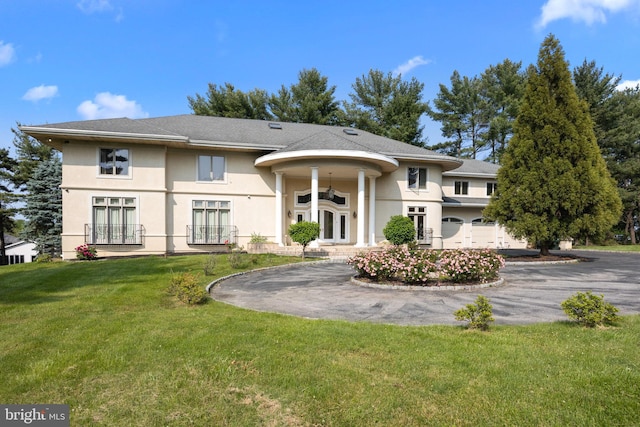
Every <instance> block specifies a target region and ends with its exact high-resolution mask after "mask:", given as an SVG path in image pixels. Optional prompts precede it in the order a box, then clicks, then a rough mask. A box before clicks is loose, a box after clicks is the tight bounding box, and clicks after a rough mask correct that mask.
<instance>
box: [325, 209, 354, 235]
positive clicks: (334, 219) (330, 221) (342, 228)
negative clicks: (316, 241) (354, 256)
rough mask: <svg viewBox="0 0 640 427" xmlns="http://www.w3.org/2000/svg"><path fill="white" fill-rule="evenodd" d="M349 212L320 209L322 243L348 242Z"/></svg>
mask: <svg viewBox="0 0 640 427" xmlns="http://www.w3.org/2000/svg"><path fill="white" fill-rule="evenodd" d="M348 219H349V212H340V211H334V210H331V209H320V210H319V211H318V221H319V222H320V241H321V242H322V243H348V242H349V230H348V227H349V221H348Z"/></svg>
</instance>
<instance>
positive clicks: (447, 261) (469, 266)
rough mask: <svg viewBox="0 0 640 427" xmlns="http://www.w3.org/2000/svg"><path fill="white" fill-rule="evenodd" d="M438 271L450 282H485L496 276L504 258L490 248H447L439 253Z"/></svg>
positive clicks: (502, 265)
mask: <svg viewBox="0 0 640 427" xmlns="http://www.w3.org/2000/svg"><path fill="white" fill-rule="evenodd" d="M439 262H440V273H441V274H442V275H443V276H444V277H446V278H447V279H449V280H451V281H452V282H473V281H479V282H486V281H488V280H493V279H495V278H497V277H498V272H499V271H500V269H501V268H503V267H504V258H503V257H502V256H500V255H499V254H497V253H496V252H494V251H492V250H490V249H470V250H464V249H447V250H443V251H442V252H441V253H440V258H439Z"/></svg>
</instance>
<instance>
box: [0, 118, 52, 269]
mask: <svg viewBox="0 0 640 427" xmlns="http://www.w3.org/2000/svg"><path fill="white" fill-rule="evenodd" d="M11 131H12V132H13V134H14V138H13V145H14V148H15V151H16V156H15V158H14V157H12V156H11V155H10V152H9V150H8V149H6V148H1V149H0V265H2V264H5V263H6V261H7V259H6V251H5V248H6V246H7V243H6V235H7V234H11V235H14V236H16V237H19V238H21V239H23V240H27V241H32V242H35V243H36V247H37V250H38V252H39V253H40V254H49V255H51V256H56V255H58V254H59V253H60V250H61V238H60V234H61V233H62V190H61V189H60V184H61V182H62V162H61V160H60V155H59V154H58V153H57V152H56V151H55V150H54V149H53V148H51V147H48V146H46V145H44V144H42V143H40V142H39V141H37V140H35V139H33V138H31V137H29V136H28V135H26V134H25V133H23V132H21V131H20V130H18V129H11ZM18 215H22V217H23V218H24V219H16V218H17V216H18Z"/></svg>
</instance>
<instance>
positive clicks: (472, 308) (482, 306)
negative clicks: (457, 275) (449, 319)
mask: <svg viewBox="0 0 640 427" xmlns="http://www.w3.org/2000/svg"><path fill="white" fill-rule="evenodd" d="M492 309H493V306H492V305H491V304H489V299H488V298H487V297H485V296H483V295H478V298H476V303H475V304H467V305H466V306H465V307H463V308H461V309H459V310H456V311H455V312H454V313H453V315H454V316H455V317H456V320H458V321H462V322H465V321H466V322H469V324H468V325H467V327H468V328H469V329H480V330H481V331H486V330H487V329H489V323H490V322H493V321H494V320H495V319H494V318H493V311H492Z"/></svg>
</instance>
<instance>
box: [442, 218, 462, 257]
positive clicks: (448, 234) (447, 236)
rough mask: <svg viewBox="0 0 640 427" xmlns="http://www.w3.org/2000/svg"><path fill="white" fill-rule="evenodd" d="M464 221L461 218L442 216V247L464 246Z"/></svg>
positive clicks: (454, 247)
mask: <svg viewBox="0 0 640 427" xmlns="http://www.w3.org/2000/svg"><path fill="white" fill-rule="evenodd" d="M462 224H463V221H462V220H461V219H459V218H452V217H447V218H442V247H443V248H444V249H456V248H462V247H464V245H463V243H462V240H463V238H464V233H463V231H462Z"/></svg>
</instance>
